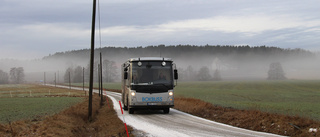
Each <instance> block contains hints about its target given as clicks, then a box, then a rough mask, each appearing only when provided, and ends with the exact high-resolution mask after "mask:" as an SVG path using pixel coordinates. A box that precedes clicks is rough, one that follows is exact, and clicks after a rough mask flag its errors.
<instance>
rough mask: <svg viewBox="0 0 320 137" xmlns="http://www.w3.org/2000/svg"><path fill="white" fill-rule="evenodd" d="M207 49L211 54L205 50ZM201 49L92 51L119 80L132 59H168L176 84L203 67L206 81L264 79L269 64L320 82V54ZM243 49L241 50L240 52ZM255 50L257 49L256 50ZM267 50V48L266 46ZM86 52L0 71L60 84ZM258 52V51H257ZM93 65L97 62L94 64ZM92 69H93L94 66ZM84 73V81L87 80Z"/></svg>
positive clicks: (4, 62)
mask: <svg viewBox="0 0 320 137" xmlns="http://www.w3.org/2000/svg"><path fill="white" fill-rule="evenodd" d="M209 48H210V49H211V51H210V50H209V51H208V49H209ZM213 48H214V46H212V47H210V46H209V47H205V46H181V45H180V46H164V45H159V46H149V47H136V48H125V47H124V48H114V47H106V48H103V49H102V50H99V49H97V50H95V61H98V57H99V53H100V52H102V56H103V60H105V59H107V60H109V61H114V62H115V64H114V65H115V66H116V68H114V69H115V70H116V71H115V73H116V76H115V77H116V78H115V79H113V80H112V81H115V82H117V81H120V72H121V70H120V68H121V67H120V66H121V64H122V63H124V62H125V61H127V60H128V59H129V58H133V57H150V56H158V57H160V56H161V57H167V58H172V59H173V61H174V63H175V64H176V66H177V69H178V70H179V80H180V81H197V80H200V79H199V77H200V76H199V75H200V74H199V71H200V69H201V68H207V69H208V70H209V71H208V73H204V74H205V75H209V76H210V78H209V79H202V80H213V77H214V72H215V71H216V70H218V71H219V73H220V76H221V79H222V80H223V81H228V80H266V79H267V78H268V71H269V69H270V64H271V63H274V62H279V63H280V64H281V65H282V69H283V71H284V73H285V77H286V78H287V79H303V80H305V79H310V80H314V79H320V63H319V62H320V54H319V53H315V52H309V51H306V50H302V49H280V48H274V47H271V48H270V50H267V51H266V52H261V51H259V50H255V49H254V47H250V48H248V47H246V48H247V49H246V48H245V47H243V48H239V47H231V49H230V48H229V50H230V51H226V47H223V48H222V49H223V51H222V52H219V51H218V50H217V49H216V48H214V49H213ZM243 49H246V50H245V51H241V50H243ZM257 49H258V48H257ZM267 49H268V47H267ZM89 51H90V50H88V49H83V50H74V51H66V52H60V53H55V54H53V55H50V56H46V57H43V58H42V59H36V60H10V59H1V60H0V70H2V71H4V72H6V73H8V74H10V69H11V68H13V67H23V68H24V73H25V78H24V80H25V82H28V83H40V82H43V81H44V80H46V83H54V80H55V79H56V82H58V83H63V82H64V75H65V74H66V70H67V69H68V68H73V69H75V68H76V67H77V66H80V67H81V68H82V67H84V68H86V69H88V64H89V57H90V56H89V55H90V53H89ZM258 51H259V52H258ZM95 65H97V63H96V64H95ZM95 70H96V67H95ZM87 72H88V70H86V75H85V77H86V80H87V79H88V78H87V77H89V76H88V74H87Z"/></svg>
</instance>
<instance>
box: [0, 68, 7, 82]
mask: <svg viewBox="0 0 320 137" xmlns="http://www.w3.org/2000/svg"><path fill="white" fill-rule="evenodd" d="M8 83H9V75H8V73H6V72H4V71H2V70H0V84H8Z"/></svg>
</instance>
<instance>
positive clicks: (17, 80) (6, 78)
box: [0, 67, 25, 84]
mask: <svg viewBox="0 0 320 137" xmlns="http://www.w3.org/2000/svg"><path fill="white" fill-rule="evenodd" d="M24 78H25V74H24V69H23V67H13V68H11V69H10V72H9V74H8V73H7V72H4V71H3V70H0V84H9V83H11V84H21V83H23V82H24Z"/></svg>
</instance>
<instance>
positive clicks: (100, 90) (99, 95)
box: [98, 64, 101, 97]
mask: <svg viewBox="0 0 320 137" xmlns="http://www.w3.org/2000/svg"><path fill="white" fill-rule="evenodd" d="M98 85H99V97H100V91H101V90H100V89H101V85H100V64H98Z"/></svg>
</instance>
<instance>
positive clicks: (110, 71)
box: [102, 59, 118, 82]
mask: <svg viewBox="0 0 320 137" xmlns="http://www.w3.org/2000/svg"><path fill="white" fill-rule="evenodd" d="M102 65H103V75H104V81H105V82H113V81H115V80H116V78H117V69H118V67H117V66H116V62H114V61H109V60H107V59H105V60H103V63H102Z"/></svg>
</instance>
